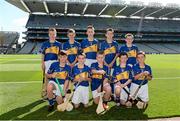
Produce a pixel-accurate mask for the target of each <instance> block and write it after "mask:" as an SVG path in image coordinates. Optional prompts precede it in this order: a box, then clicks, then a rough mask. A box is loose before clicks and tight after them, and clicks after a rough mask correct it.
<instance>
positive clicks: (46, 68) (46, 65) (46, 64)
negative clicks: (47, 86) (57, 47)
mask: <svg viewBox="0 0 180 121" xmlns="http://www.w3.org/2000/svg"><path fill="white" fill-rule="evenodd" d="M54 62H57V60H49V61H45V62H44V63H45V74H47V72H48V70H49V68H50V66H51V64H52V63H54Z"/></svg>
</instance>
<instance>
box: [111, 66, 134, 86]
mask: <svg viewBox="0 0 180 121" xmlns="http://www.w3.org/2000/svg"><path fill="white" fill-rule="evenodd" d="M131 71H132V68H131V67H130V66H128V65H126V66H125V67H120V66H116V68H115V69H114V72H113V77H114V79H116V80H118V81H120V83H121V84H124V83H126V82H127V81H128V80H129V79H131V80H132V78H133V77H132V73H131ZM128 86H129V85H128Z"/></svg>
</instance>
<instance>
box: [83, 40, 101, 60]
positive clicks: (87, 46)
mask: <svg viewBox="0 0 180 121" xmlns="http://www.w3.org/2000/svg"><path fill="white" fill-rule="evenodd" d="M81 49H82V50H83V52H84V53H85V54H86V58H87V59H96V54H97V51H98V40H96V39H94V40H93V41H89V40H88V39H84V40H82V42H81Z"/></svg>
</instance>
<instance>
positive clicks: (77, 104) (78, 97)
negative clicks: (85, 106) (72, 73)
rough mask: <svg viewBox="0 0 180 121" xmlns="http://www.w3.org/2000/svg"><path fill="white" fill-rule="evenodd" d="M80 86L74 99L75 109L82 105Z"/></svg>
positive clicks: (75, 92)
mask: <svg viewBox="0 0 180 121" xmlns="http://www.w3.org/2000/svg"><path fill="white" fill-rule="evenodd" d="M79 88H80V86H79V87H77V88H76V90H75V91H74V94H73V97H72V103H73V104H74V107H75V108H78V107H79V105H80V89H79Z"/></svg>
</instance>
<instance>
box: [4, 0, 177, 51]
mask: <svg viewBox="0 0 180 121" xmlns="http://www.w3.org/2000/svg"><path fill="white" fill-rule="evenodd" d="M6 1H7V2H9V3H10V4H13V5H15V6H16V7H18V8H20V9H21V10H23V11H25V12H28V13H29V19H28V22H27V24H26V28H27V31H26V32H25V34H26V37H25V39H26V40H27V42H26V43H25V45H24V46H23V48H22V49H21V50H20V51H19V53H21V54H22V53H38V50H39V48H40V46H41V44H42V42H44V41H46V40H48V28H49V27H55V28H56V29H57V32H58V34H57V40H58V41H60V42H65V41H67V40H68V38H67V36H66V34H67V33H66V32H67V30H68V29H69V28H73V29H75V30H76V40H77V41H81V40H82V39H83V38H85V37H86V35H85V32H86V27H87V25H91V24H92V25H93V26H94V27H95V30H96V31H95V32H96V34H95V38H97V39H98V40H100V41H102V40H105V32H106V29H107V28H109V27H111V28H113V29H114V30H115V36H114V39H115V40H117V41H118V42H119V43H120V44H123V43H124V41H123V40H124V39H125V38H124V35H125V34H126V33H129V32H130V33H133V34H134V35H135V44H136V45H137V46H138V47H139V48H140V50H144V51H145V52H146V53H180V50H179V48H178V46H177V45H179V44H180V29H179V26H180V20H179V19H180V16H179V15H180V11H179V8H178V6H177V5H176V4H167V5H166V6H162V5H161V4H158V3H149V4H148V5H144V4H143V3H142V2H138V1H134V2H130V3H129V4H127V3H125V2H123V1H116V0H115V1H112V3H106V1H105V0H104V1H103V2H99V1H98V0H91V1H90V2H86V1H85V0H70V1H58V0H57V1H56V0H54V1H49V0H44V1H41V0H36V1H35V0H32V1H29V0H21V1H12V0H6ZM37 12H38V13H37ZM39 13H43V14H39ZM148 17H149V18H148Z"/></svg>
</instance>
